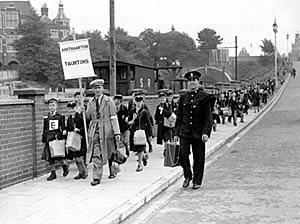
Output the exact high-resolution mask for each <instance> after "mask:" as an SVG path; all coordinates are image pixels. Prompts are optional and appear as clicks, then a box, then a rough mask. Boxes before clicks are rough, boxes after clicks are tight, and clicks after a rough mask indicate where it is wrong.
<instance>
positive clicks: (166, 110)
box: [154, 103, 172, 144]
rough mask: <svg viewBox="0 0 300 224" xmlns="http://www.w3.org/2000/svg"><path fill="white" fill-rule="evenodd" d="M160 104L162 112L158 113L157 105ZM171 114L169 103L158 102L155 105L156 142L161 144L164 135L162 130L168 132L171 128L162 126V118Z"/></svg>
mask: <svg viewBox="0 0 300 224" xmlns="http://www.w3.org/2000/svg"><path fill="white" fill-rule="evenodd" d="M160 106H162V107H163V108H164V109H163V110H162V113H160V110H159V107H160ZM171 114H172V109H171V104H169V103H164V104H162V105H161V104H159V105H157V107H156V111H155V115H154V119H155V122H156V124H157V144H162V140H163V137H164V132H168V131H170V130H172V128H168V127H164V118H165V117H166V118H169V117H170V116H171Z"/></svg>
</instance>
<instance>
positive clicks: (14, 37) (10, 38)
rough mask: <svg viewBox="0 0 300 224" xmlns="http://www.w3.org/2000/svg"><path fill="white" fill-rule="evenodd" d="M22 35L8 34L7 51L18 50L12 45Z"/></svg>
mask: <svg viewBox="0 0 300 224" xmlns="http://www.w3.org/2000/svg"><path fill="white" fill-rule="evenodd" d="M19 38H20V37H19V36H16V35H7V36H6V49H7V52H16V50H15V49H14V48H13V46H12V43H13V42H14V41H15V40H17V39H19Z"/></svg>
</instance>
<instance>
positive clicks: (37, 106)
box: [14, 88, 46, 177]
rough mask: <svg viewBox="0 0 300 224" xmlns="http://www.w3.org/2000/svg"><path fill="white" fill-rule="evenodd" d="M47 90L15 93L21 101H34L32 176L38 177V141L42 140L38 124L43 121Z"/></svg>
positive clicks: (32, 89) (27, 90)
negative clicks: (42, 109)
mask: <svg viewBox="0 0 300 224" xmlns="http://www.w3.org/2000/svg"><path fill="white" fill-rule="evenodd" d="M45 92H46V91H45V90H44V89H37V88H28V89H18V90H15V91H14V95H18V98H19V99H28V100H33V102H34V103H33V105H32V176H33V177H37V176H38V169H37V155H38V151H37V149H38V146H37V139H40V138H41V130H40V128H39V127H41V125H40V124H39V123H38V121H39V120H41V119H42V113H43V112H42V111H41V108H43V106H42V104H44V102H45V101H44V99H45Z"/></svg>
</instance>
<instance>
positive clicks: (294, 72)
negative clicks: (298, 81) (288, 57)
mask: <svg viewBox="0 0 300 224" xmlns="http://www.w3.org/2000/svg"><path fill="white" fill-rule="evenodd" d="M292 77H293V78H295V77H296V69H295V68H293V70H292Z"/></svg>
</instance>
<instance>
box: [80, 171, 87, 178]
mask: <svg viewBox="0 0 300 224" xmlns="http://www.w3.org/2000/svg"><path fill="white" fill-rule="evenodd" d="M81 176H82V179H86V178H87V177H88V172H87V171H83V173H82V174H81Z"/></svg>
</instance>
